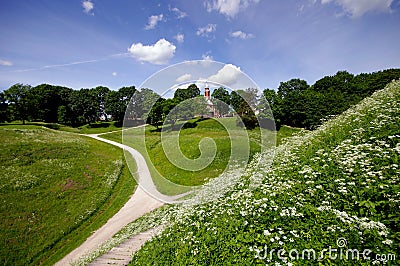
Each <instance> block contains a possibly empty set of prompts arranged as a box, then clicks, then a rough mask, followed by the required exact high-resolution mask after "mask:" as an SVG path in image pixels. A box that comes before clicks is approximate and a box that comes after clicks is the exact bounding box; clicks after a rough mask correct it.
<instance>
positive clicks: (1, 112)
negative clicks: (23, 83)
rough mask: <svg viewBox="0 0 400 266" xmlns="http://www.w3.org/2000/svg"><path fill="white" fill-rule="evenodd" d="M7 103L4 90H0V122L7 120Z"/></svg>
mask: <svg viewBox="0 0 400 266" xmlns="http://www.w3.org/2000/svg"><path fill="white" fill-rule="evenodd" d="M9 120H10V118H9V115H8V103H7V99H6V95H5V94H4V92H0V123H3V122H6V121H9Z"/></svg>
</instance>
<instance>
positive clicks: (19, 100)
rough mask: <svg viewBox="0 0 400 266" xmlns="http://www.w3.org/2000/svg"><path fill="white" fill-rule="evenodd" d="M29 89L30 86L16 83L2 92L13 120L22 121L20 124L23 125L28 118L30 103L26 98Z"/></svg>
mask: <svg viewBox="0 0 400 266" xmlns="http://www.w3.org/2000/svg"><path fill="white" fill-rule="evenodd" d="M31 88H32V87H31V86H30V85H23V84H21V83H18V84H15V85H13V86H11V87H10V88H9V89H8V90H5V91H4V95H5V98H6V100H7V101H8V104H9V107H10V108H11V112H12V115H13V120H18V119H19V120H22V124H25V121H26V120H27V119H28V118H29V114H30V112H29V107H30V104H31V101H30V100H29V98H28V97H29V94H28V92H29V90H30V89H31Z"/></svg>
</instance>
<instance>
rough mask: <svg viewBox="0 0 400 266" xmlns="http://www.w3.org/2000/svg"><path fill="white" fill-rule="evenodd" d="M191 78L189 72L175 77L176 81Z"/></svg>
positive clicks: (180, 81)
mask: <svg viewBox="0 0 400 266" xmlns="http://www.w3.org/2000/svg"><path fill="white" fill-rule="evenodd" d="M191 78H192V75H191V74H183V75H182V76H180V77H178V78H177V79H176V82H179V83H182V82H185V81H188V80H191Z"/></svg>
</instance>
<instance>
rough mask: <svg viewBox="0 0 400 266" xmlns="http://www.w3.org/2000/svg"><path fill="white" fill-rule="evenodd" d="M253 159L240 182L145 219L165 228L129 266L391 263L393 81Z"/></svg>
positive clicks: (397, 99) (398, 97)
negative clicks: (220, 194) (208, 198)
mask: <svg viewBox="0 0 400 266" xmlns="http://www.w3.org/2000/svg"><path fill="white" fill-rule="evenodd" d="M273 153H274V154H275V157H274V162H273V163H272V165H269V161H270V158H271V154H273ZM257 159H258V160H257V162H259V163H257V162H256V161H254V162H252V163H251V164H250V165H249V167H248V169H247V171H246V174H245V175H244V176H242V178H240V179H239V181H235V182H234V183H223V182H221V183H217V184H216V185H220V186H224V187H227V188H229V189H228V191H227V193H226V194H225V195H224V196H223V197H220V198H218V199H216V200H215V201H213V202H207V203H204V204H200V205H196V206H185V205H184V204H182V205H175V206H170V207H169V208H165V209H164V210H163V211H158V212H157V213H156V214H155V217H150V218H149V219H148V221H147V223H148V224H153V223H155V221H157V219H163V222H162V223H164V224H165V225H168V226H169V228H167V229H166V230H165V231H164V232H163V233H162V234H161V235H160V236H158V237H155V238H154V239H153V240H152V241H150V242H147V243H146V244H145V245H144V246H143V247H142V248H141V250H140V251H138V252H137V253H136V254H135V255H134V257H133V261H132V262H131V265H265V264H268V265H289V263H290V264H292V265H316V264H319V265H371V264H372V263H374V264H383V263H387V264H388V265H397V264H398V263H397V261H395V260H393V259H394V258H395V259H397V260H398V255H399V254H398V252H399V250H400V230H399V229H400V228H399V225H400V216H399V214H400V212H399V210H400V179H399V178H400V166H399V165H400V81H397V82H393V83H392V84H390V85H389V86H388V87H387V88H386V89H384V90H382V91H378V92H376V93H374V94H373V95H372V96H371V97H369V98H367V99H365V100H363V101H362V102H360V103H359V104H358V105H357V106H355V107H353V108H351V109H349V110H348V111H346V112H345V113H343V114H342V115H340V116H338V117H336V118H334V119H332V120H330V121H328V122H326V123H325V124H323V125H322V126H321V127H320V128H319V129H317V130H315V131H312V132H306V131H300V132H299V133H297V134H296V135H295V136H294V137H292V138H288V139H286V140H285V141H284V142H282V143H281V145H279V146H278V147H277V148H276V149H274V150H271V151H266V152H264V153H263V154H261V155H260V156H259V157H257ZM266 165H267V166H266ZM232 180H235V179H232ZM213 192H214V189H210V190H208V191H204V192H203V194H204V193H210V195H211V193H213ZM143 223H144V222H143V221H141V222H140V225H142V224H143ZM130 227H132V228H135V224H134V223H133V224H131V225H130ZM339 244H340V245H339ZM311 249H312V250H314V251H315V252H316V257H315V258H313V255H311V258H310V259H307V258H303V259H302V258H301V254H302V252H304V251H305V250H311ZM328 249H331V252H332V253H329V252H328V251H327V250H328ZM278 250H283V251H285V252H284V253H282V252H279V253H278ZM291 250H295V251H297V252H292V253H291V254H290V255H291V256H290V255H289V252H290V251H291ZM324 250H325V251H324ZM349 250H350V253H349ZM323 251H324V252H323ZM355 251H358V252H359V254H360V259H359V260H357V255H356V254H357V253H353V252H355ZM307 252H308V251H307ZM299 253H300V257H299V258H296V255H297V254H299ZM307 254H308V253H307ZM341 254H342V255H341ZM353 254H355V257H352V256H353ZM363 254H364V255H366V256H367V257H368V258H369V259H367V257H364V256H363ZM335 255H336V256H335ZM378 255H379V256H378ZM382 255H385V256H386V258H388V259H389V261H386V262H380V261H378V260H377V259H378V258H379V257H383V256H382ZM346 256H347V257H346ZM283 258H286V259H283Z"/></svg>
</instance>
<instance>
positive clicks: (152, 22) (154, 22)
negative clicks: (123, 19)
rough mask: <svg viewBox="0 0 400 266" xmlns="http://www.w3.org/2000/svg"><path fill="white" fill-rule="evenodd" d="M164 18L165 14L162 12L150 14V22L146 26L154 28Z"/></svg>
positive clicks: (149, 28)
mask: <svg viewBox="0 0 400 266" xmlns="http://www.w3.org/2000/svg"><path fill="white" fill-rule="evenodd" d="M163 18H164V15H163V14H160V15H158V16H150V17H149V22H148V24H147V25H146V26H145V27H144V28H145V29H146V30H151V29H154V28H155V27H156V26H157V24H158V22H159V21H162V20H163Z"/></svg>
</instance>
